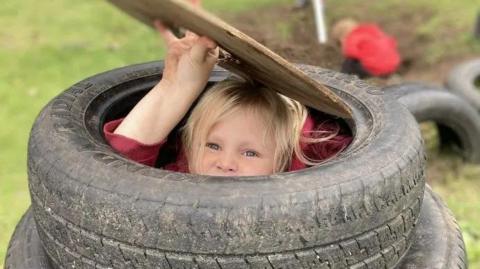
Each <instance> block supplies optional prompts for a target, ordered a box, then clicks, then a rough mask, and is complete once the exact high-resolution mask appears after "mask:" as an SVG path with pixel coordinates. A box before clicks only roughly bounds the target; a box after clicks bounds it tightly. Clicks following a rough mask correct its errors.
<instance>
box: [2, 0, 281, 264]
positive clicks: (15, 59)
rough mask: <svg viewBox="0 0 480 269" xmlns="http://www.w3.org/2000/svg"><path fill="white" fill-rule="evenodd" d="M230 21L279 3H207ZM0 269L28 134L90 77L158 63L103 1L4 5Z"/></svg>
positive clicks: (24, 198) (149, 34) (26, 0)
mask: <svg viewBox="0 0 480 269" xmlns="http://www.w3.org/2000/svg"><path fill="white" fill-rule="evenodd" d="M204 2H205V5H206V7H207V8H208V9H209V10H213V11H214V12H215V13H220V14H225V13H234V12H239V11H245V10H247V9H249V8H252V7H259V6H263V5H267V4H271V3H274V2H275V3H278V1H277V0H229V1H224V0H206V1H204ZM283 2H285V1H284V0H283ZM0 24H1V25H2V27H1V28H0V66H1V68H0V125H1V126H2V127H1V128H0V268H3V261H4V257H5V254H6V248H7V245H8V241H9V239H10V236H11V234H12V232H13V229H14V228H15V225H16V224H17V222H18V220H19V219H20V217H21V215H22V214H23V213H24V212H25V210H26V209H27V207H28V206H29V204H30V198H29V194H28V188H27V174H26V154H27V140H28V135H29V131H30V128H31V126H32V124H33V121H34V119H35V117H36V115H37V113H38V112H39V111H40V109H41V108H42V107H43V106H44V105H45V104H46V103H47V102H48V101H49V100H51V99H52V98H53V97H54V96H55V95H57V94H59V93H60V92H61V91H63V90H64V89H66V88H67V87H68V86H70V85H72V84H74V83H75V82H77V81H80V80H82V79H84V78H86V77H87V76H90V75H93V74H96V73H99V72H103V71H105V70H109V69H113V68H116V67H120V66H125V65H129V64H134V63H139V62H147V61H152V60H158V59H161V58H162V57H163V55H164V48H163V46H161V45H160V44H161V42H160V41H159V38H158V37H157V35H156V34H155V33H154V32H153V31H152V30H150V29H149V28H148V27H146V26H144V25H142V24H140V23H138V22H136V21H135V20H133V19H131V18H130V17H127V16H126V15H125V14H123V13H122V12H120V11H118V10H117V9H115V8H114V7H113V6H111V5H109V4H107V2H106V1H98V0H84V1H74V0H51V1H35V0H3V1H2V8H0Z"/></svg>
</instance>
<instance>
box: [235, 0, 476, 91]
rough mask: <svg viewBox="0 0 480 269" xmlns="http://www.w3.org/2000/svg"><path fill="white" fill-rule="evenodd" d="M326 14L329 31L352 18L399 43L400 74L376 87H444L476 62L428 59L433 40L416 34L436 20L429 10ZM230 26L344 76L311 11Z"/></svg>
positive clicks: (275, 13) (271, 14)
mask: <svg viewBox="0 0 480 269" xmlns="http://www.w3.org/2000/svg"><path fill="white" fill-rule="evenodd" d="M292 2H293V1H292ZM327 12H328V13H327V16H328V20H329V22H328V24H329V25H332V24H333V22H335V21H337V20H339V19H341V18H345V17H352V18H354V19H356V20H358V21H362V22H375V23H378V24H379V25H381V27H382V28H383V29H384V30H385V31H386V32H387V33H389V34H390V35H392V36H394V37H396V38H397V41H398V48H399V51H400V53H401V55H402V60H403V61H402V65H401V67H400V68H399V70H398V72H397V74H395V75H393V76H391V77H389V78H387V79H379V78H373V79H370V82H371V83H374V84H377V85H390V84H395V83H400V82H402V81H404V80H416V81H426V82H429V83H433V84H442V83H443V81H444V78H445V76H446V75H447V74H448V72H449V71H450V69H451V68H452V66H454V65H455V64H457V63H459V62H461V61H463V60H465V59H468V58H470V57H471V56H473V55H463V56H462V55H455V57H454V58H453V57H451V56H448V55H445V57H443V58H440V59H438V60H437V61H435V62H432V61H431V59H427V58H426V57H425V55H428V49H429V44H431V42H433V40H432V37H431V36H429V35H428V34H422V33H421V32H420V31H416V30H415V29H417V28H418V26H419V25H423V24H425V23H426V22H427V21H428V19H429V17H431V15H432V14H433V11H431V10H428V9H416V10H415V11H414V12H412V10H411V9H408V8H406V7H404V6H402V5H400V4H399V5H398V7H396V8H395V10H394V12H388V14H385V12H384V11H383V12H382V11H378V10H377V11H376V10H370V7H369V5H368V3H359V5H358V6H356V7H355V14H349V13H348V12H350V13H351V12H352V9H347V8H346V7H345V6H341V5H336V6H335V5H331V6H329V9H328V10H327ZM375 12H379V13H380V14H381V15H382V16H380V15H379V14H376V13H375ZM229 21H230V22H231V23H232V24H233V25H235V26H236V27H238V28H239V29H240V30H242V31H244V32H246V33H247V34H249V35H250V36H252V37H253V38H255V39H256V40H257V41H259V42H260V43H262V44H264V45H265V46H267V47H268V48H270V49H271V50H273V51H274V52H276V53H278V54H280V55H281V56H283V57H284V58H286V59H288V60H289V61H291V62H295V63H304V64H311V65H316V66H321V67H325V68H328V69H333V70H337V71H338V70H340V67H341V64H342V62H343V57H342V55H341V50H340V47H339V45H338V44H336V42H335V41H333V40H332V39H331V38H330V39H329V42H328V43H327V44H325V45H321V44H319V43H318V42H317V39H316V35H315V24H314V16H313V11H312V9H311V8H303V9H295V8H294V7H293V5H275V6H270V7H265V8H260V9H257V10H255V12H247V13H243V14H239V15H237V16H235V17H232V18H230V20H229Z"/></svg>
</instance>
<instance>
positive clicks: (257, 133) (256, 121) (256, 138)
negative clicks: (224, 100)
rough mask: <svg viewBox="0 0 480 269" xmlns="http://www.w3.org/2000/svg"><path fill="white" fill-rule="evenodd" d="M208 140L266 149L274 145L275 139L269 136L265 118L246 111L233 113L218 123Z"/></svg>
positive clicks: (209, 133)
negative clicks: (257, 146) (234, 142)
mask: <svg viewBox="0 0 480 269" xmlns="http://www.w3.org/2000/svg"><path fill="white" fill-rule="evenodd" d="M208 138H210V139H218V140H228V141H236V142H237V143H239V144H253V145H259V146H264V147H269V146H271V144H273V138H272V137H269V136H268V134H267V126H266V122H265V120H264V117H263V116H262V115H260V114H259V113H255V112H251V111H246V110H239V111H237V112H234V113H231V114H230V115H227V116H225V117H223V118H222V119H221V120H219V121H218V122H216V123H215V124H214V125H213V126H212V128H210V130H209V132H208Z"/></svg>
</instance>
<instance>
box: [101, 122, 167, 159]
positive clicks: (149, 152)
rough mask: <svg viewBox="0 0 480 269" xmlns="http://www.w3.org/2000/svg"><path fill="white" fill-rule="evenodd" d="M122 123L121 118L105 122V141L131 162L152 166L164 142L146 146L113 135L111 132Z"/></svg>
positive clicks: (121, 136) (130, 139) (124, 137)
mask: <svg viewBox="0 0 480 269" xmlns="http://www.w3.org/2000/svg"><path fill="white" fill-rule="evenodd" d="M122 121H123V118H122V119H118V120H113V121H110V122H107V123H106V124H105V125H104V126H103V133H104V135H105V139H106V140H107V142H108V143H109V144H110V146H111V147H112V148H114V149H115V150H117V151H118V152H119V153H120V154H121V155H123V156H125V157H127V158H129V159H131V160H133V161H136V162H139V163H142V164H145V165H148V166H154V165H155V162H156V160H157V157H158V153H159V151H160V148H161V147H162V146H163V144H164V143H165V140H163V141H160V142H159V143H156V144H151V145H148V144H143V143H141V142H138V141H136V140H134V139H132V138H128V137H126V136H123V135H119V134H114V133H113V132H114V131H115V129H116V128H117V127H118V125H120V123H121V122H122Z"/></svg>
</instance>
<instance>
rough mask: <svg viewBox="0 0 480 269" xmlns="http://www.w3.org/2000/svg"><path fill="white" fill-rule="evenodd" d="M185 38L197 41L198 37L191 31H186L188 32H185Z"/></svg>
mask: <svg viewBox="0 0 480 269" xmlns="http://www.w3.org/2000/svg"><path fill="white" fill-rule="evenodd" d="M185 37H187V38H192V39H197V38H198V35H197V34H195V33H194V32H192V31H188V30H187V32H185Z"/></svg>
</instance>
